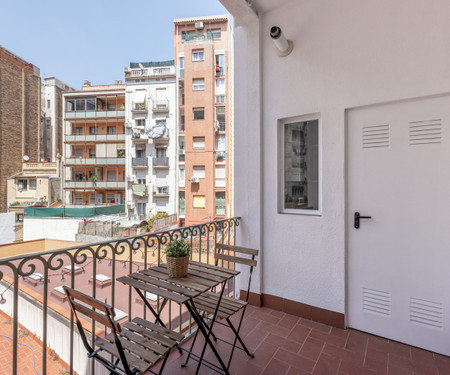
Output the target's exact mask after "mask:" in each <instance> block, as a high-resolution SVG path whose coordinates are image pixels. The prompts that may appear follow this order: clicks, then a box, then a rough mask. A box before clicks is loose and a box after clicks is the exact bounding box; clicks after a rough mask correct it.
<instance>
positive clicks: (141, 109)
mask: <svg viewBox="0 0 450 375" xmlns="http://www.w3.org/2000/svg"><path fill="white" fill-rule="evenodd" d="M131 112H132V113H147V112H148V108H147V104H145V103H133V107H132V108H131Z"/></svg>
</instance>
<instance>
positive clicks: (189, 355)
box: [179, 327, 199, 367]
mask: <svg viewBox="0 0 450 375" xmlns="http://www.w3.org/2000/svg"><path fill="white" fill-rule="evenodd" d="M198 331H199V329H198V327H197V331H195V335H194V339H193V340H192V344H191V348H190V349H189V352H188V356H187V358H186V361H185V362H184V363H182V364H181V367H185V366H186V365H187V364H188V362H189V358H190V357H191V353H192V350H193V349H194V345H195V341H197V335H198ZM179 350H181V349H179Z"/></svg>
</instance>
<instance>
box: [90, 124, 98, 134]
mask: <svg viewBox="0 0 450 375" xmlns="http://www.w3.org/2000/svg"><path fill="white" fill-rule="evenodd" d="M89 134H98V128H97V127H96V126H89Z"/></svg>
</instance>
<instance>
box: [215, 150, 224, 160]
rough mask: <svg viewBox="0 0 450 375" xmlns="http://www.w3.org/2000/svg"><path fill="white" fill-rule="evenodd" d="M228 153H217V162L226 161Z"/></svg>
mask: <svg viewBox="0 0 450 375" xmlns="http://www.w3.org/2000/svg"><path fill="white" fill-rule="evenodd" d="M225 156H226V152H225V151H216V160H217V161H225Z"/></svg>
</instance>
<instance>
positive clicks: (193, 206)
mask: <svg viewBox="0 0 450 375" xmlns="http://www.w3.org/2000/svg"><path fill="white" fill-rule="evenodd" d="M195 198H198V199H201V198H203V206H196V205H195V202H196V199H195ZM185 204H186V203H185ZM192 208H199V209H204V208H206V195H204V194H203V195H202V194H197V195H193V196H192Z"/></svg>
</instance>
